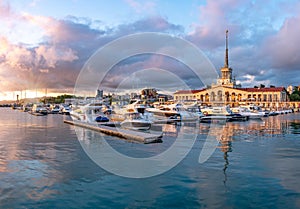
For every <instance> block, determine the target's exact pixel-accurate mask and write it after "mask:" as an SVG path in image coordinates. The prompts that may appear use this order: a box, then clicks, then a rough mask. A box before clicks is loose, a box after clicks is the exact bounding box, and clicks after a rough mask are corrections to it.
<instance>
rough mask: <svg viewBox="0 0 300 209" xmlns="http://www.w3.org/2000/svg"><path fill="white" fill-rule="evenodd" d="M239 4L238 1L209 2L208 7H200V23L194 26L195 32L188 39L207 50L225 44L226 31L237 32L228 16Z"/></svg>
mask: <svg viewBox="0 0 300 209" xmlns="http://www.w3.org/2000/svg"><path fill="white" fill-rule="evenodd" d="M239 4H240V3H239V1H238V0H225V1H214V0H208V1H207V4H206V5H203V6H200V8H199V22H197V23H194V24H193V27H194V30H193V31H192V32H190V33H189V34H188V36H187V37H188V39H190V40H191V41H193V42H194V43H197V44H198V45H199V46H200V47H203V48H206V49H211V48H215V47H217V46H219V45H220V44H223V43H224V34H225V31H226V30H227V29H229V30H230V31H231V30H237V26H236V25H234V24H232V23H231V22H230V20H229V17H228V16H229V15H230V14H231V12H232V11H233V10H234V9H235V8H236V7H238V5H239Z"/></svg>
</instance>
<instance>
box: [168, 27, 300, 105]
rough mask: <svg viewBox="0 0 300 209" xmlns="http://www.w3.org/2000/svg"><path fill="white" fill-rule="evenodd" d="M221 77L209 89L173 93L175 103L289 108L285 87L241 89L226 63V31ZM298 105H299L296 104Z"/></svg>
mask: <svg viewBox="0 0 300 209" xmlns="http://www.w3.org/2000/svg"><path fill="white" fill-rule="evenodd" d="M220 71H221V76H220V77H219V78H218V79H217V82H216V83H213V84H211V86H210V87H208V88H204V89H199V90H179V91H177V92H175V93H174V95H173V98H174V100H175V101H177V102H178V101H187V100H197V101H199V102H201V104H202V105H205V106H218V105H230V106H231V107H237V106H239V105H241V104H250V103H251V104H256V105H259V106H261V107H264V108H270V109H271V108H286V107H290V104H288V102H289V97H288V92H287V90H286V89H285V87H273V86H271V87H265V86H263V85H261V86H260V87H254V88H242V87H241V85H237V84H236V81H235V78H233V76H232V72H233V70H232V68H231V67H230V66H229V62H228V31H226V51H225V63H224V67H222V68H221V69H220ZM297 105H299V104H297ZM297 107H298V106H297Z"/></svg>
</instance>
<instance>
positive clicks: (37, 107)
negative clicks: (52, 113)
mask: <svg viewBox="0 0 300 209" xmlns="http://www.w3.org/2000/svg"><path fill="white" fill-rule="evenodd" d="M31 113H38V114H42V115H47V114H48V110H47V108H46V107H45V105H44V104H43V103H36V104H33V106H32V109H31Z"/></svg>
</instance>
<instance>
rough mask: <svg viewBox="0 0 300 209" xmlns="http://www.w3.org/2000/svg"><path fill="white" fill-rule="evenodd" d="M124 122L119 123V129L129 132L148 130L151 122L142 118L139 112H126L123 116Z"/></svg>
mask: <svg viewBox="0 0 300 209" xmlns="http://www.w3.org/2000/svg"><path fill="white" fill-rule="evenodd" d="M124 116H125V120H124V121H122V122H121V127H122V128H125V129H131V130H149V129H150V128H151V125H152V121H151V120H149V119H147V118H146V117H144V116H143V114H142V113H139V112H128V113H126V114H125V115H124Z"/></svg>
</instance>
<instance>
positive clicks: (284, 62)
mask: <svg viewBox="0 0 300 209" xmlns="http://www.w3.org/2000/svg"><path fill="white" fill-rule="evenodd" d="M299 22H300V15H298V16H296V17H292V18H289V19H286V20H285V22H284V24H283V26H282V27H281V28H280V30H279V31H278V33H276V34H275V35H273V36H271V37H269V38H268V39H267V40H266V43H265V45H264V51H263V53H264V55H265V56H266V57H268V58H270V60H271V62H272V65H273V67H275V68H290V69H299V66H300V49H299V46H298V43H299V42H300V25H299Z"/></svg>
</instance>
